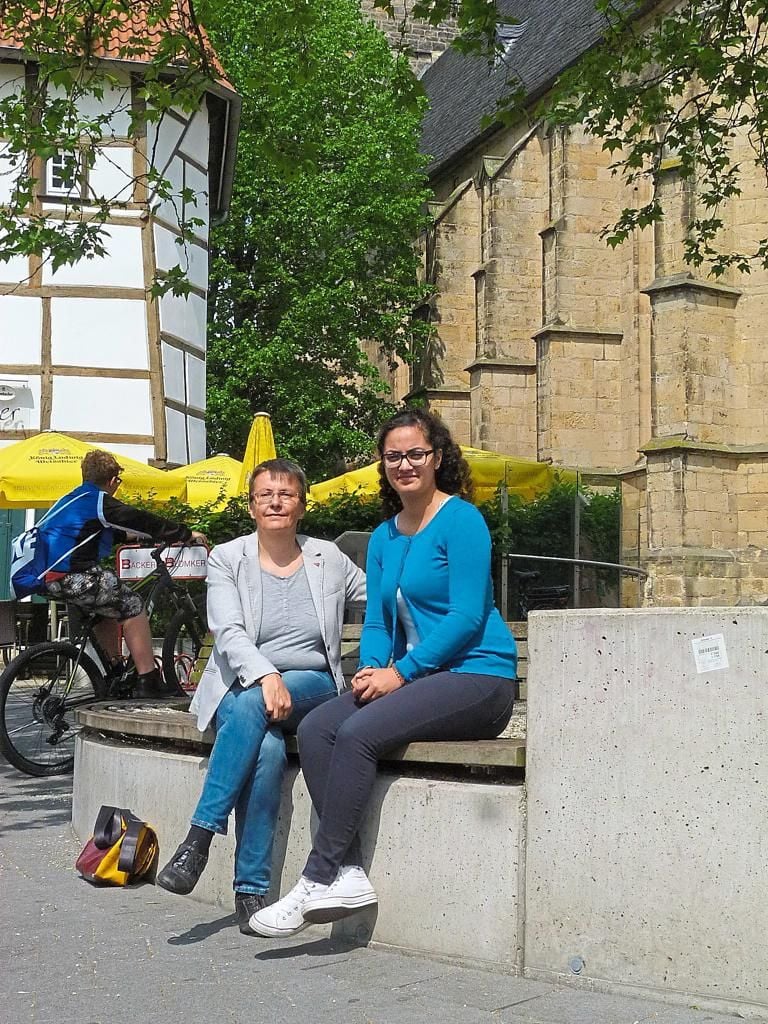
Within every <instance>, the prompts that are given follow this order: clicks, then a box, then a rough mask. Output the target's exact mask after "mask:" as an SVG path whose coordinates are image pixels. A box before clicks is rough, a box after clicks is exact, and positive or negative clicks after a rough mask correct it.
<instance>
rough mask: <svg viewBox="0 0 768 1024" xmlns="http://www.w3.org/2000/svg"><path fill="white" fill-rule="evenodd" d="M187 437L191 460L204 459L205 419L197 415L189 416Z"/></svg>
mask: <svg viewBox="0 0 768 1024" xmlns="http://www.w3.org/2000/svg"><path fill="white" fill-rule="evenodd" d="M187 439H188V442H189V461H190V462H197V461H198V459H204V458H205V455H206V451H205V420H200V419H198V418H197V417H196V416H187Z"/></svg>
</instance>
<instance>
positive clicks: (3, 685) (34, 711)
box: [0, 546, 207, 776]
mask: <svg viewBox="0 0 768 1024" xmlns="http://www.w3.org/2000/svg"><path fill="white" fill-rule="evenodd" d="M164 550H165V546H162V547H158V548H155V549H154V550H153V551H152V558H153V559H154V562H155V568H154V569H153V570H152V571H151V572H150V573H149V574H148V575H147V576H146V577H145V578H144V579H143V580H140V581H139V582H138V584H137V585H136V587H135V589H136V590H137V591H143V590H145V589H146V590H148V591H149V593H148V594H147V597H146V600H145V603H144V604H145V608H146V610H147V614H149V615H150V616H151V614H152V612H153V611H154V610H155V608H156V607H157V603H158V598H159V597H160V596H161V595H162V596H165V595H166V594H167V595H168V598H169V599H170V603H171V605H172V607H173V609H174V610H173V614H172V615H171V618H170V621H169V623H168V627H167V629H166V631H165V636H164V639H163V647H162V654H161V662H162V674H163V679H164V682H165V686H166V692H165V694H163V695H164V696H165V695H168V696H178V697H185V696H187V691H186V690H185V689H184V686H183V682H184V679H183V678H182V676H181V673H180V669H179V666H180V665H181V666H182V667H183V669H184V670H185V671H186V670H187V669H188V671H191V666H193V665H194V663H195V661H196V659H197V656H198V654H199V651H200V649H201V647H202V644H203V640H204V638H205V635H206V633H207V625H206V621H205V614H204V611H203V609H202V608H201V607H200V606H198V605H197V604H196V603H195V601H194V600H193V598H192V596H191V594H190V593H189V591H188V589H187V588H186V586H184V585H183V584H181V583H179V581H177V580H175V579H174V578H173V576H172V575H171V573H170V571H169V569H168V566H167V565H166V563H165V561H164V560H163V559H162V558H161V557H160V553H161V551H164ZM78 618H79V619H80V621H79V625H76V626H75V628H74V629H73V631H72V634H71V635H70V637H69V639H62V640H51V641H46V642H45V643H39V644H34V645H32V646H30V647H27V648H26V649H25V650H24V651H22V652H21V653H20V654H18V655H17V656H16V657H15V658H13V660H12V661H11V662H10V663H9V665H8V667H7V668H6V669H5V670H4V671H3V673H2V675H0V752H1V753H2V754H3V755H4V757H5V758H6V759H7V760H8V761H9V762H10V764H12V765H13V766H14V768H18V769H19V771H22V772H25V773H26V774H27V775H35V776H50V775H65V774H68V773H69V772H71V771H72V769H73V767H74V760H75V758H74V743H75V736H76V735H77V731H78V729H77V726H76V725H75V723H74V721H73V718H72V712H74V710H75V709H76V708H79V707H86V706H87V705H89V704H94V703H96V702H97V701H101V700H108V699H109V700H130V698H131V697H132V696H133V693H134V687H135V684H136V679H137V677H136V672H135V669H134V666H133V663H132V660H131V659H130V657H129V658H128V659H127V660H126V661H125V662H120V663H118V664H117V665H113V666H111V667H109V666H110V659H109V657H108V655H107V654H106V652H105V651H104V649H103V647H102V646H101V644H100V643H99V641H98V638H97V637H96V635H95V633H94V630H93V626H94V623H95V622H96V620H97V618H98V616H96V615H94V614H90V613H89V614H86V615H80V616H78ZM188 671H187V678H188Z"/></svg>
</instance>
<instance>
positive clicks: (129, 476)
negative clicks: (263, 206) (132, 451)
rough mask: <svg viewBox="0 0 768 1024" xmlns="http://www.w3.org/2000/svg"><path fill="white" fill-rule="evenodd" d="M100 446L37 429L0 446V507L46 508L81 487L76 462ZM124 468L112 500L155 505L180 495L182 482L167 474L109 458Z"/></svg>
mask: <svg viewBox="0 0 768 1024" xmlns="http://www.w3.org/2000/svg"><path fill="white" fill-rule="evenodd" d="M98 447H100V446H99V445H95V444H88V443H87V442H86V441H78V440H77V439H76V438H74V437H67V435H66V434H57V433H55V432H53V431H43V432H42V433H40V434H34V435H33V436H32V437H27V438H25V439H24V440H23V441H17V442H16V443H15V444H9V445H8V446H7V447H6V448H0V508H50V506H51V505H53V503H54V502H55V501H57V500H58V499H59V498H60V497H61V496H62V494H66V493H67V491H71V490H72V489H73V488H74V487H77V486H78V485H79V484H81V483H82V476H81V473H80V463H81V461H82V458H83V456H84V455H85V454H86V452H89V451H92V450H93V449H95V448H98ZM115 458H116V459H117V461H118V462H119V463H120V465H121V466H123V467H124V470H123V473H122V474H121V476H122V478H123V482H122V484H121V485H120V488H119V490H118V492H117V495H116V496H117V497H118V498H120V499H122V500H123V501H130V498H131V495H140V496H141V497H143V498H147V497H152V498H155V499H156V500H157V501H167V500H168V499H169V498H178V497H181V495H182V493H183V491H184V482H183V480H180V479H179V478H178V477H175V478H174V477H172V476H171V474H170V473H164V472H163V471H162V470H160V469H155V468H154V467H152V466H145V465H144V464H143V463H141V462H138V461H137V460H136V459H130V458H128V456H126V455H117V454H116V455H115Z"/></svg>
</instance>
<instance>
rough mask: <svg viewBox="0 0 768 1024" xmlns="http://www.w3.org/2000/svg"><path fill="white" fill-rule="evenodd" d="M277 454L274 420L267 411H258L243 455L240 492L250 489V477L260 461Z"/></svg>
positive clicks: (272, 457)
mask: <svg viewBox="0 0 768 1024" xmlns="http://www.w3.org/2000/svg"><path fill="white" fill-rule="evenodd" d="M276 456H277V451H276V449H275V438H274V436H273V434H272V421H271V420H270V418H269V413H267V412H257V413H256V415H255V416H254V417H253V423H252V424H251V432H250V434H249V435H248V443H247V444H246V446H245V455H244V456H243V468H242V472H241V473H240V482H239V484H238V493H239V494H243V493H244V492H245V491H247V490H248V477H249V476H250V474H251V473H252V471H253V470H254V469H255V468H256V466H258V465H259V463H260V462H265V461H266V460H267V459H274V458H275V457H276Z"/></svg>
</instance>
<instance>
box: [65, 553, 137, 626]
mask: <svg viewBox="0 0 768 1024" xmlns="http://www.w3.org/2000/svg"><path fill="white" fill-rule="evenodd" d="M46 592H47V594H48V596H49V597H52V598H54V599H55V600H57V601H66V602H68V603H69V604H74V605H77V607H78V608H82V609H83V611H86V612H94V613H95V614H96V615H100V616H102V617H103V618H105V619H117V620H118V621H119V622H123V620H125V619H135V618H136V616H137V615H140V614H141V611H142V609H143V607H144V605H143V602H142V600H141V598H140V597H139V595H138V594H137V593H136V592H135V591H133V590H131V588H130V587H129V586H127V585H126V584H125V583H123V582H122V580H120V579H118V577H117V575H116V573H114V572H113V571H112V570H111V569H104V568H102V567H101V566H100V565H95V566H94V567H93V568H92V569H86V570H85V571H84V572H69V573H67V575H66V576H62V578H61V579H60V580H51V582H49V583H48V584H47V586H46Z"/></svg>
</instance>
